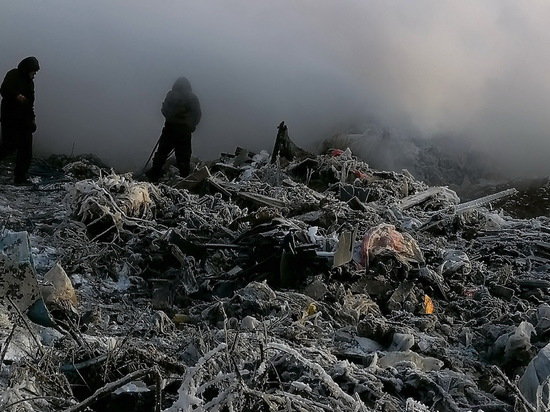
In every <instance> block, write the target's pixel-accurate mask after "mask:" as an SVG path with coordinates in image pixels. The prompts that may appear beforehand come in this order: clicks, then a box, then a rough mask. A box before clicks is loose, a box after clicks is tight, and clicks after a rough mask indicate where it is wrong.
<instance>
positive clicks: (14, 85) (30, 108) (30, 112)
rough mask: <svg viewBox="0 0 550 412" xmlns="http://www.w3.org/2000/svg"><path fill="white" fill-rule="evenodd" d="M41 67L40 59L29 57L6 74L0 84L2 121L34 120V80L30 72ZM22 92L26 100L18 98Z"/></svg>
mask: <svg viewBox="0 0 550 412" xmlns="http://www.w3.org/2000/svg"><path fill="white" fill-rule="evenodd" d="M39 69H40V66H39V65H38V60H36V58H35V57H27V58H25V59H23V60H22V61H21V63H19V65H18V66H17V68H16V69H12V70H10V71H9V72H8V73H7V74H6V77H4V81H3V82H2V85H1V86H0V95H2V103H1V105H0V121H1V122H2V123H5V124H8V123H11V124H13V123H19V124H21V123H32V122H33V121H34V118H35V115H34V81H33V79H31V77H30V76H29V73H31V72H35V71H38V70H39ZM20 94H22V95H23V96H25V97H26V98H27V100H26V101H25V102H20V101H19V100H17V96H18V95H20Z"/></svg>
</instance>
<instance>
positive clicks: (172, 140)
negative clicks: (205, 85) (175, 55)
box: [146, 77, 202, 182]
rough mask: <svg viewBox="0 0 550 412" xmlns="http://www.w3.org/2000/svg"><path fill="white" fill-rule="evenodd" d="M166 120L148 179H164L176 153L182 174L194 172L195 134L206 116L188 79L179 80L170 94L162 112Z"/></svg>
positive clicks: (148, 172)
mask: <svg viewBox="0 0 550 412" xmlns="http://www.w3.org/2000/svg"><path fill="white" fill-rule="evenodd" d="M161 112H162V115H163V116H164V118H165V119H166V120H165V122H164V127H163V129H162V133H161V135H160V139H159V142H158V149H157V151H156V153H155V155H154V157H153V166H152V167H151V169H149V170H148V171H147V173H146V174H147V177H148V178H149V179H150V180H151V181H153V182H156V181H158V179H159V178H160V177H161V176H162V167H163V166H164V163H165V162H166V160H167V159H168V156H169V155H170V153H171V152H172V150H174V152H175V154H176V165H177V167H178V169H179V172H180V175H181V176H182V177H186V176H188V175H189V172H190V169H191V152H192V151H191V134H192V133H193V132H194V131H195V128H196V127H197V125H198V124H199V122H200V120H201V116H202V112H201V106H200V103H199V99H198V98H197V96H195V94H194V93H193V91H192V90H191V83H189V80H187V79H186V78H185V77H180V78H178V79H177V80H176V81H175V83H174V85H173V86H172V90H170V91H169V92H168V94H167V95H166V98H165V99H164V102H163V103H162V109H161Z"/></svg>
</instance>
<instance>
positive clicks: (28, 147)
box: [13, 128, 32, 183]
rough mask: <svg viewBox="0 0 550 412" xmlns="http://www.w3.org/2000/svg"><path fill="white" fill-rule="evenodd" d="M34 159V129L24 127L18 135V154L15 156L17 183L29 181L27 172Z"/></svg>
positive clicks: (15, 180) (14, 173) (15, 178)
mask: <svg viewBox="0 0 550 412" xmlns="http://www.w3.org/2000/svg"><path fill="white" fill-rule="evenodd" d="M31 161H32V130H31V129H30V128H22V129H21V130H20V133H19V136H18V137H17V156H16V157H15V169H14V170H13V178H14V182H15V183H24V182H26V181H27V178H28V176H27V173H28V172H29V167H30V165H31Z"/></svg>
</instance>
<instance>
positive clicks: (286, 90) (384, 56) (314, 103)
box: [0, 0, 550, 175]
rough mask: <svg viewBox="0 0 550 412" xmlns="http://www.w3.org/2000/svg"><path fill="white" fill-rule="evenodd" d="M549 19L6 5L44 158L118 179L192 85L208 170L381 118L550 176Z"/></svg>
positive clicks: (507, 0) (8, 54) (419, 6)
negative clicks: (108, 169)
mask: <svg viewBox="0 0 550 412" xmlns="http://www.w3.org/2000/svg"><path fill="white" fill-rule="evenodd" d="M549 17H550V3H548V2H543V1H535V0H529V1H524V2H518V1H517V0H484V1H479V0H454V1H445V0H432V1H425V0H415V1H407V0H401V1H392V0H376V1H371V0H345V1H342V0H333V1H327V0H278V1H272V0H271V1H268V0H248V1H244V0H205V1H200V0H179V1H175V0H162V1H144V0H124V1H117V0H110V1H107V0H94V1H78V0H63V1H62V0H47V1H46V0H17V1H13V0H0V39H1V41H0V72H1V73H0V74H1V75H2V76H3V75H4V73H5V72H6V71H7V70H9V69H11V68H13V67H15V66H16V65H17V63H18V62H19V61H20V60H21V59H23V58H24V57H26V56H29V55H34V56H36V57H37V58H38V59H39V61H40V64H41V67H42V69H41V71H40V72H39V73H38V75H37V77H36V79H35V84H36V91H37V101H36V111H37V116H38V117H37V123H38V126H39V130H38V132H37V133H36V136H35V137H36V138H35V147H36V150H37V151H46V152H56V153H70V152H71V151H72V150H73V145H74V152H75V153H83V152H93V153H96V154H98V155H99V156H100V157H102V158H104V159H105V160H106V161H108V162H110V163H112V164H115V165H117V166H118V167H120V168H128V169H136V168H139V167H140V166H142V165H143V164H144V163H145V161H146V160H147V157H148V156H149V154H150V152H151V150H152V148H153V146H154V144H155V142H156V140H157V139H158V136H159V133H160V130H161V128H162V122H163V119H162V116H161V115H160V111H159V109H160V104H161V102H162V100H163V98H164V95H165V93H166V92H167V91H168V90H169V89H170V87H171V85H172V83H173V81H174V80H175V79H176V78H177V77H179V76H182V75H184V76H186V77H188V78H189V80H190V81H191V84H192V86H193V89H194V91H195V92H196V94H197V95H198V97H199V99H200V101H201V104H202V108H203V122H202V123H201V124H200V125H199V128H198V129H197V131H196V132H195V134H194V141H193V147H194V153H195V155H197V156H199V157H201V158H203V159H211V158H215V157H217V156H218V155H219V153H220V152H222V151H229V152H232V151H233V150H234V149H235V147H236V146H241V147H247V148H249V149H251V150H254V151H259V150H261V149H267V150H271V148H272V144H273V139H274V137H275V134H276V127H277V125H278V124H279V122H280V121H282V120H284V121H285V122H286V123H287V125H288V126H289V131H290V134H291V137H292V138H293V140H294V141H295V142H296V143H297V144H298V145H300V146H303V147H307V146H308V145H311V144H313V143H314V142H317V141H319V140H321V139H323V138H325V137H329V136H330V135H331V134H333V133H335V132H338V131H342V132H345V131H347V130H349V129H350V128H351V127H353V126H356V125H358V124H360V123H358V122H357V119H359V120H361V119H365V118H366V116H367V115H370V116H375V117H376V118H377V119H379V121H380V122H382V123H383V124H385V125H387V126H388V127H389V128H400V129H401V130H405V131H411V132H413V131H414V133H417V132H419V133H422V134H423V135H425V136H427V137H429V136H430V135H432V134H437V133H447V132H449V133H453V134H457V135H465V136H470V137H472V138H474V139H476V142H477V144H479V146H480V147H482V148H491V149H493V150H496V151H498V152H499V153H500V154H501V156H502V158H503V159H506V160H508V162H509V163H510V170H511V171H514V172H518V171H522V170H523V171H529V173H537V174H544V175H546V174H548V170H547V169H548V167H547V164H548V162H547V158H548V157H549V156H550V142H549V134H550V115H549V114H548V111H549V108H550V105H549V104H548V103H549V100H550V74H549V73H550V47H548V45H549V44H550V42H549V40H550V29H548V27H550V26H548V18H549Z"/></svg>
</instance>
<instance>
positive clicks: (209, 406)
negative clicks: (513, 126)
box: [0, 149, 550, 411]
mask: <svg viewBox="0 0 550 412" xmlns="http://www.w3.org/2000/svg"><path fill="white" fill-rule="evenodd" d="M283 152H284V151H283ZM283 152H281V153H283ZM300 153H301V155H304V153H303V152H300ZM62 160H63V162H60V163H53V164H52V166H51V167H49V168H48V167H46V164H41V170H43V171H44V172H43V173H41V174H37V176H36V177H35V180H36V182H35V183H36V184H35V185H34V186H31V187H14V186H10V185H8V184H6V185H4V186H2V188H0V210H2V211H5V212H6V214H3V215H2V216H3V219H2V224H3V230H5V231H13V232H21V231H26V232H28V234H29V239H30V242H31V251H32V254H33V258H34V264H35V269H36V278H37V282H38V283H39V284H40V285H41V286H42V287H45V288H47V290H48V291H49V292H52V290H51V289H52V288H54V290H53V292H52V293H53V296H70V299H68V300H67V301H65V302H64V301H60V300H59V299H53V300H48V305H49V306H48V308H49V309H50V311H51V314H52V316H53V317H54V319H55V321H56V322H57V323H58V330H56V329H55V328H44V327H40V326H37V325H35V324H33V323H30V322H29V321H28V319H25V316H24V315H23V314H22V313H17V312H13V311H12V312H10V311H8V310H7V309H4V310H3V311H2V313H1V314H2V318H0V319H2V322H1V323H0V332H1V335H0V336H1V337H2V342H1V343H2V350H1V351H0V353H3V355H2V359H3V364H2V370H1V372H0V405H2V408H4V410H8V411H16V410H28V411H61V410H70V411H77V410H85V409H86V408H88V409H87V410H97V411H99V410H101V411H109V410H117V411H122V410H133V411H151V410H156V411H161V410H165V411H180V410H182V411H216V410H235V411H237V410H259V411H262V410H304V411H306V410H307V411H329V410H330V411H332V410H334V411H350V410H351V411H403V410H405V411H425V410H439V411H469V410H472V411H474V410H475V411H481V410H483V411H491V410H498V411H512V410H536V408H537V407H539V408H540V407H541V405H545V404H546V403H547V402H548V399H547V395H546V393H547V386H548V385H547V382H548V377H547V376H539V377H538V379H537V380H535V379H532V378H530V377H529V376H531V375H532V371H531V372H528V373H531V375H528V374H525V375H524V372H525V371H526V370H529V368H531V369H533V368H534V366H533V365H535V363H536V364H537V365H540V364H541V359H544V356H545V355H544V354H545V353H546V352H544V350H542V348H544V347H545V346H546V344H547V340H548V336H550V335H549V334H550V327H549V326H548V325H547V323H548V322H547V317H548V313H549V310H548V305H547V304H546V303H545V300H547V298H548V293H549V290H550V277H548V276H547V268H548V264H549V263H550V246H549V245H550V226H549V225H548V220H547V218H544V217H538V218H533V219H529V220H523V219H518V218H511V217H510V216H508V215H507V213H506V212H505V211H504V210H500V209H494V208H492V206H493V202H494V201H496V200H499V201H502V198H503V197H508V196H514V192H513V191H500V192H499V193H498V194H497V195H495V196H492V197H485V196H481V197H480V198H479V199H472V201H471V202H469V203H466V202H462V203H461V202H460V199H459V197H458V196H457V194H456V193H455V192H454V191H452V190H450V189H449V188H447V187H445V186H437V187H430V186H428V185H427V184H425V183H424V182H421V181H418V180H416V179H415V178H414V177H413V176H412V175H411V174H409V173H408V172H406V171H403V172H402V173H398V172H389V171H380V170H375V169H372V168H370V167H369V165H367V164H366V163H364V162H361V161H360V160H359V159H357V158H356V157H355V156H353V154H352V152H351V151H350V150H329V151H328V152H327V154H324V155H319V156H314V155H306V156H305V157H304V156H301V157H299V158H295V159H292V158H290V159H283V158H282V157H277V158H275V159H274V160H275V161H272V160H273V158H270V156H269V154H268V153H267V152H262V153H260V154H259V155H255V154H253V153H249V152H248V151H246V150H244V149H239V150H238V152H237V153H236V154H235V155H234V156H232V155H225V156H223V157H222V158H221V159H220V160H219V161H217V162H214V163H212V164H210V165H209V166H208V167H209V168H210V170H209V172H208V173H204V170H203V171H202V172H201V174H200V176H199V177H200V178H197V179H195V180H192V179H191V181H190V182H184V181H182V180H181V179H178V178H177V177H176V176H171V175H170V173H169V174H168V177H167V179H166V180H165V181H163V182H162V183H159V184H155V185H153V184H151V183H149V182H144V181H139V180H136V179H135V178H134V177H133V176H131V175H130V174H124V175H121V174H117V173H115V172H113V171H112V170H108V169H107V168H104V167H102V166H100V165H98V164H97V163H94V162H91V161H90V160H89V159H72V162H70V161H69V162H67V161H66V160H67V159H62ZM47 172H48V173H50V174H48V173H47ZM54 172H55V173H54ZM8 181H9V180H8V178H6V179H5V183H6V182H8ZM178 187H179V188H180V189H178ZM184 187H187V188H189V190H192V192H191V191H189V190H188V189H184ZM461 205H462V206H463V207H461ZM344 233H345V234H347V235H346V236H343V234H344ZM341 239H349V240H348V242H349V243H351V246H352V248H351V249H350V250H349V253H350V254H351V255H350V256H349V258H347V259H344V260H343V261H342V262H340V263H339V264H338V265H333V262H332V257H333V256H334V254H335V252H336V250H337V248H338V244H339V241H342V242H343V240H341ZM346 245H347V247H350V245H349V244H347V243H346ZM50 270H53V271H54V272H55V273H58V274H62V275H64V276H61V277H60V278H61V281H60V282H57V281H56V282H54V281H53V280H51V279H52V275H51V273H52V272H50ZM48 272H50V274H48ZM69 280H70V282H71V283H72V288H74V293H75V294H76V296H74V295H73V292H72V290H73V289H72V288H71V287H69V285H68V283H67V282H68V281H69ZM54 284H58V285H61V286H58V288H59V290H58V291H56V290H55V285H54ZM67 291H71V293H68V292H67ZM537 355H538V358H535V357H536V356H537ZM534 359H538V360H536V361H534ZM530 362H531V363H530ZM528 365H531V366H529V367H528ZM539 369H541V368H540V367H539ZM542 369H544V370H546V369H545V368H542ZM522 376H524V377H523V378H522V379H521V380H520V382H521V385H519V387H518V384H517V383H516V382H517V379H516V378H518V379H519V378H520V377H522ZM136 382H137V383H136ZM138 384H139V385H138ZM132 385H133V386H132ZM138 387H139V388H140V389H139V390H130V389H128V388H138ZM145 387H147V389H148V390H142V389H141V388H143V389H145ZM539 395H540V396H539ZM522 408H523V409H522Z"/></svg>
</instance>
